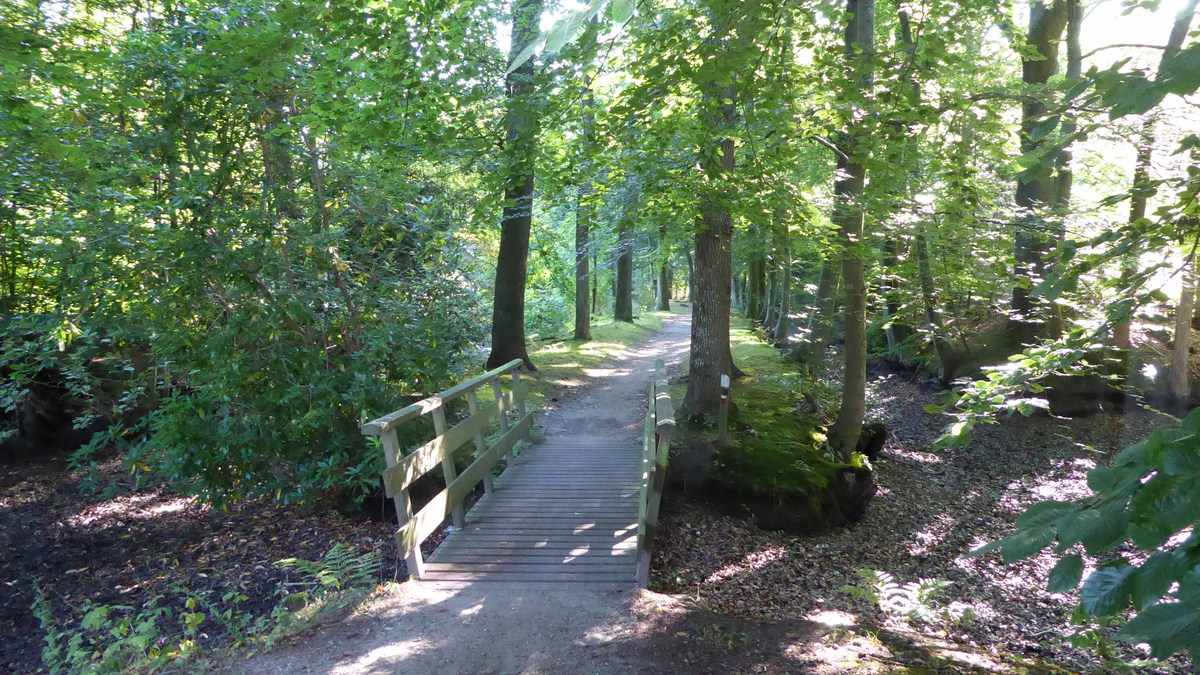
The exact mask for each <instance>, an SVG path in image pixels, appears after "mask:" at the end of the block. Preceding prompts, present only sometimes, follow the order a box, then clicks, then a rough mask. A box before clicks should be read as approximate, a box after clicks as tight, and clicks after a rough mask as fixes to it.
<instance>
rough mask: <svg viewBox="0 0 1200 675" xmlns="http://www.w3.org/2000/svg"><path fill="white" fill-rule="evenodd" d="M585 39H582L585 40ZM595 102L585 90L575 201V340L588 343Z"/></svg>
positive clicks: (593, 32) (589, 328)
mask: <svg viewBox="0 0 1200 675" xmlns="http://www.w3.org/2000/svg"><path fill="white" fill-rule="evenodd" d="M587 35H588V36H590V41H591V43H592V45H591V46H592V47H593V48H594V43H595V31H594V30H592V29H591V28H590V27H589V30H588V33H587ZM585 37H586V36H585ZM594 107H595V99H594V98H593V96H592V90H591V87H590V86H589V87H587V89H585V91H584V95H583V120H582V121H583V137H582V138H581V139H580V141H581V142H582V144H583V152H584V153H585V157H588V158H587V159H585V160H584V162H583V167H582V173H583V176H582V180H581V182H580V185H579V198H578V201H576V203H575V339H576V340H591V339H592V311H591V306H590V304H589V303H588V290H589V289H588V285H589V284H588V279H589V276H590V270H589V269H588V249H589V248H590V247H591V241H590V239H591V226H592V206H591V203H590V201H589V200H590V199H591V195H592V162H591V159H590V153H591V152H592V147H593V143H594V141H595V128H596V123H595V119H596V118H595V113H594Z"/></svg>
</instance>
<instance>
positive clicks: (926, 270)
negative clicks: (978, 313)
mask: <svg viewBox="0 0 1200 675" xmlns="http://www.w3.org/2000/svg"><path fill="white" fill-rule="evenodd" d="M913 247H914V248H915V249H916V253H917V273H918V276H920V278H921V299H922V300H923V301H924V303H925V322H926V324H928V325H927V327H928V329H929V332H930V334H931V336H932V338H933V349H934V353H936V354H937V357H938V378H939V379H941V380H942V381H945V380H946V379H947V377H949V376H950V375H951V374H952V373H950V345H949V344H948V343H947V342H946V338H945V337H944V336H945V329H944V328H943V326H942V315H941V312H939V311H938V307H937V295H936V293H937V292H936V291H935V290H934V285H933V270H932V269H931V267H930V265H929V239H928V237H926V235H925V224H924V223H917V230H916V236H915V237H914V240H913Z"/></svg>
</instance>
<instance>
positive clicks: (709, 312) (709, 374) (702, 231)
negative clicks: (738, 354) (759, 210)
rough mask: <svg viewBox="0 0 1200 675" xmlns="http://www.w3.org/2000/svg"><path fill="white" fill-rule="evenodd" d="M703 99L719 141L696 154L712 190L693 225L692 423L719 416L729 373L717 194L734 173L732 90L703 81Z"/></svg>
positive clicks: (723, 203)
mask: <svg viewBox="0 0 1200 675" xmlns="http://www.w3.org/2000/svg"><path fill="white" fill-rule="evenodd" d="M701 98H702V101H701V106H702V115H703V119H702V120H701V121H702V123H703V124H704V125H705V127H706V128H707V129H708V130H709V131H710V132H711V133H712V136H713V137H714V138H715V139H717V140H716V144H717V152H716V153H713V152H711V151H709V150H708V149H707V148H702V149H701V151H700V166H701V167H702V169H703V171H704V173H705V175H706V176H707V177H708V179H709V183H710V185H712V186H713V187H712V188H710V189H708V190H705V191H704V192H703V193H702V194H701V195H700V218H699V222H698V223H697V227H696V244H695V248H696V259H695V270H694V275H695V281H696V288H695V297H694V302H693V304H692V343H691V351H690V355H691V357H690V361H689V366H688V383H687V393H686V394H685V395H684V400H683V405H682V411H683V414H684V415H685V416H686V417H689V418H692V419H696V418H712V417H714V416H715V415H716V414H717V410H718V408H719V407H720V403H721V375H722V374H723V373H729V372H730V371H731V370H732V369H733V359H732V356H731V354H730V347H729V300H730V285H731V280H730V273H731V271H732V270H731V267H732V261H733V246H732V243H733V217H732V215H731V214H730V212H729V207H728V203H729V199H728V195H727V194H721V192H726V191H728V190H729V174H730V173H732V172H733V170H734V154H733V153H734V144H733V139H732V138H729V137H727V136H725V131H726V130H727V129H729V128H730V127H732V126H733V124H734V118H735V108H734V103H733V92H732V91H731V90H730V89H729V88H727V87H726V88H721V87H717V86H716V85H715V84H713V83H711V81H705V82H704V83H702V97H701ZM718 190H720V192H717V191H718Z"/></svg>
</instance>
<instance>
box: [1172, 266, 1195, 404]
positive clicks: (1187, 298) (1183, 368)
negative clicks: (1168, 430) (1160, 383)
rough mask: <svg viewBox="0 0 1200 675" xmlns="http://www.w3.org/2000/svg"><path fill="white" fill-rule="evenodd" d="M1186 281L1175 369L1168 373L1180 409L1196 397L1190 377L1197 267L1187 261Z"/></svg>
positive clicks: (1177, 317) (1177, 329) (1177, 312)
mask: <svg viewBox="0 0 1200 675" xmlns="http://www.w3.org/2000/svg"><path fill="white" fill-rule="evenodd" d="M1182 281H1183V288H1182V289H1181V291H1180V294H1179V304H1178V305H1177V306H1176V307H1175V339H1174V343H1173V344H1172V347H1171V367H1170V369H1169V371H1168V372H1169V375H1170V379H1169V382H1168V384H1169V387H1168V393H1169V394H1170V395H1171V400H1172V402H1173V403H1175V405H1177V406H1178V407H1179V408H1180V409H1184V408H1186V406H1187V404H1188V400H1189V399H1190V398H1191V393H1192V390H1191V383H1190V382H1189V381H1188V380H1189V378H1188V373H1189V372H1190V370H1191V358H1190V353H1191V346H1192V313H1193V312H1194V311H1195V307H1194V303H1195V299H1196V267H1195V263H1194V262H1193V261H1192V260H1188V261H1187V266H1186V267H1185V268H1184V270H1183V279H1182Z"/></svg>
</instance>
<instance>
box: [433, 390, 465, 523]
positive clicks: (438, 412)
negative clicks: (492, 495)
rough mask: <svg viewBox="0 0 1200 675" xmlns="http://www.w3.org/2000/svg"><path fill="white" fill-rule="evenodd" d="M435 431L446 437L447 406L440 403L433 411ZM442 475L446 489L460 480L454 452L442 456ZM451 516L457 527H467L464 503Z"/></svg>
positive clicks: (457, 506)
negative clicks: (455, 480) (456, 480)
mask: <svg viewBox="0 0 1200 675" xmlns="http://www.w3.org/2000/svg"><path fill="white" fill-rule="evenodd" d="M433 431H434V433H436V434H437V435H438V437H439V438H441V437H442V436H445V435H446V404H445V403H444V402H442V401H438V404H437V407H436V408H434V409H433ZM442 475H443V476H444V477H445V479H446V488H447V489H449V488H450V484H451V483H453V482H454V479H455V478H458V467H456V466H454V451H453V450H451V451H449V452H445V453H443V454H442ZM450 516H451V518H452V519H453V522H454V526H455V527H459V528H461V527H465V526H466V524H467V514H466V511H465V510H463V505H462V503H461V502H460V503H458V504H455V505H454V506H453V507H452V510H451V512H450Z"/></svg>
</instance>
